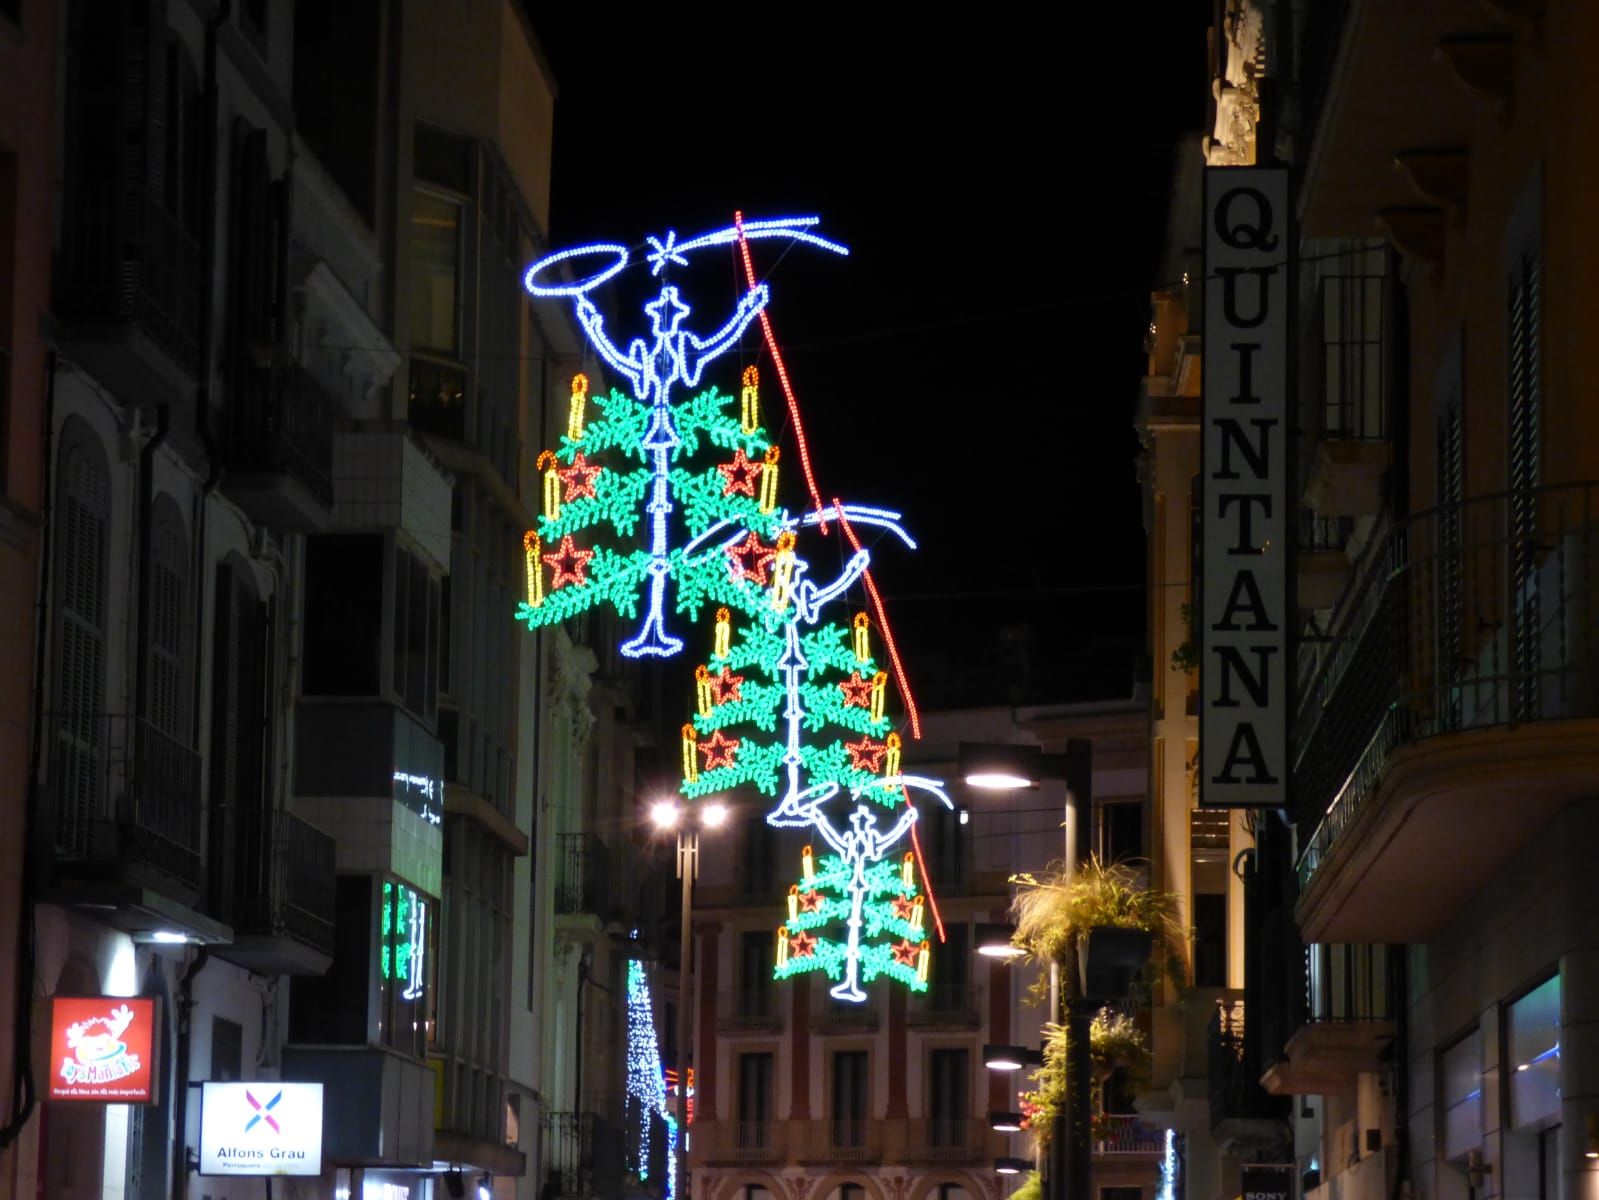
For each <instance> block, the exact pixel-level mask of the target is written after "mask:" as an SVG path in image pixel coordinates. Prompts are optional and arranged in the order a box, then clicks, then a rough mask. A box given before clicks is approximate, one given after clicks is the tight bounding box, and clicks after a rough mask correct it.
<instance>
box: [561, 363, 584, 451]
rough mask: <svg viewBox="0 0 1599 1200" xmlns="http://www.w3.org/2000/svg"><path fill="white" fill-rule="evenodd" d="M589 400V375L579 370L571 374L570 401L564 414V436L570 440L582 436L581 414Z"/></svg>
mask: <svg viewBox="0 0 1599 1200" xmlns="http://www.w3.org/2000/svg"><path fill="white" fill-rule="evenodd" d="M588 400H589V377H588V376H587V375H585V374H583V372H581V371H579V372H578V373H577V374H576V375H574V376H572V401H571V405H570V407H569V408H568V409H567V414H566V436H567V437H568V438H569V439H570V440H571V441H574V442H576V441H581V440H582V437H583V415H584V409H585V408H586V407H587V406H588Z"/></svg>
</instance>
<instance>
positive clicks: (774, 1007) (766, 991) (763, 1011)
mask: <svg viewBox="0 0 1599 1200" xmlns="http://www.w3.org/2000/svg"><path fill="white" fill-rule="evenodd" d="M777 995H778V992H777V985H776V984H773V983H768V984H767V985H766V986H765V987H752V988H739V989H737V990H736V991H731V992H722V993H721V994H720V995H718V996H717V997H716V1028H717V1029H718V1030H719V1031H721V1032H723V1033H740V1032H752V1031H756V1030H763V1031H767V1032H771V1031H773V1030H777V1029H781V1028H782V1027H783V1014H782V1011H781V1009H780V1008H779V1007H778V1000H777Z"/></svg>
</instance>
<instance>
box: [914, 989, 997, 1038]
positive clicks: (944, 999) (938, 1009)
mask: <svg viewBox="0 0 1599 1200" xmlns="http://www.w3.org/2000/svg"><path fill="white" fill-rule="evenodd" d="M978 1019H979V1013H978V1008H977V992H976V990H975V989H973V988H971V987H958V986H957V987H940V986H938V985H937V984H934V985H933V986H932V987H930V988H928V989H927V991H925V992H923V993H922V994H921V995H919V996H915V995H913V996H912V997H911V999H910V1003H909V1004H908V1005H907V1006H906V1011H905V1023H906V1024H907V1025H909V1026H911V1027H912V1028H913V1029H976V1028H977V1025H978Z"/></svg>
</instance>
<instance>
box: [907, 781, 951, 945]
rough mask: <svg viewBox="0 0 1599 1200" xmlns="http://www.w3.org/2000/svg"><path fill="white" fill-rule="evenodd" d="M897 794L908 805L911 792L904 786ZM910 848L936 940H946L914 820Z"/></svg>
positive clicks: (942, 920) (941, 915) (942, 918)
mask: <svg viewBox="0 0 1599 1200" xmlns="http://www.w3.org/2000/svg"><path fill="white" fill-rule="evenodd" d="M899 794H900V795H901V796H904V797H905V806H906V807H907V808H909V807H910V803H911V794H910V793H909V792H908V791H906V790H905V789H904V788H900V789H899ZM911 849H912V850H914V851H916V869H917V870H918V871H920V872H921V873H922V887H923V889H925V890H926V892H927V903H928V906H929V907H930V908H931V909H932V910H933V926H934V928H936V929H937V930H938V940H939V941H941V942H943V941H948V940H949V939H948V938H946V937H945V936H944V915H943V914H942V913H941V912H939V911H938V897H937V896H935V895H933V881H932V879H930V878H929V877H928V874H927V863H926V861H924V860H923V858H922V839H921V838H919V837H917V836H916V822H914V821H912V822H911Z"/></svg>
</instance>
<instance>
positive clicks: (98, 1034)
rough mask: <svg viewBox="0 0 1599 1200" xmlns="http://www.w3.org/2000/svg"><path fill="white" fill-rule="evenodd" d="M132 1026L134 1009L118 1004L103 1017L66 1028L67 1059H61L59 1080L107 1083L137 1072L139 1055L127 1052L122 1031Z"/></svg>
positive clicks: (79, 1022) (78, 1022) (91, 1018)
mask: <svg viewBox="0 0 1599 1200" xmlns="http://www.w3.org/2000/svg"><path fill="white" fill-rule="evenodd" d="M131 1024H133V1010H132V1009H131V1008H129V1007H128V1006H127V1005H126V1004H119V1005H117V1006H116V1007H115V1008H113V1009H112V1010H111V1011H110V1012H108V1013H106V1014H105V1015H103V1016H98V1017H89V1018H88V1019H86V1020H83V1021H77V1022H75V1023H73V1024H72V1025H69V1026H68V1027H67V1046H68V1048H69V1049H71V1051H72V1056H71V1057H70V1058H63V1059H62V1060H61V1078H62V1079H63V1080H64V1081H66V1082H67V1083H107V1082H109V1081H111V1080H116V1079H123V1078H125V1077H126V1076H129V1075H132V1074H133V1073H134V1072H135V1071H137V1070H138V1069H139V1056H138V1055H137V1054H130V1053H129V1052H128V1046H127V1043H126V1042H124V1041H123V1040H122V1034H123V1032H124V1031H125V1030H126V1029H127V1028H128V1026H129V1025H131Z"/></svg>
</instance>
